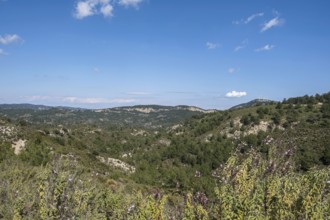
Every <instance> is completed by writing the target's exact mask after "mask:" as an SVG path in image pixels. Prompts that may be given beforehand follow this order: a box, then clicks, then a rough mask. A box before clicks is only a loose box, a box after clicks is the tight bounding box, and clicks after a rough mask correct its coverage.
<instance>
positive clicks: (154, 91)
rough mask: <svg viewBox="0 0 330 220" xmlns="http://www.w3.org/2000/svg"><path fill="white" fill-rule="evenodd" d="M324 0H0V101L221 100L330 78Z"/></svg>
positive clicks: (221, 105)
mask: <svg viewBox="0 0 330 220" xmlns="http://www.w3.org/2000/svg"><path fill="white" fill-rule="evenodd" d="M329 8H330V1H328V0H315V1H307V0H306V1H302V0H290V1H287V0H268V1H264V0H250V1H246V0H226V1H225V0H223V1H220V0H203V1H198V0H28V1H26V0H24V1H22V0H0V80H1V87H0V103H33V104H45V105H54V106H57V105H64V106H75V107H86V108H106V107H113V106H124V105H137V104H161V105H181V104H183V105H194V106H199V107H202V108H207V109H209V108H217V109H226V108H228V107H230V106H233V105H235V104H239V103H242V102H247V101H249V100H252V99H255V98H268V99H273V100H282V99H283V98H288V97H294V96H301V95H305V94H309V95H313V94H315V93H319V94H322V93H325V92H328V91H329V90H330V72H329V69H330V41H329V40H330V28H329V27H330V13H329Z"/></svg>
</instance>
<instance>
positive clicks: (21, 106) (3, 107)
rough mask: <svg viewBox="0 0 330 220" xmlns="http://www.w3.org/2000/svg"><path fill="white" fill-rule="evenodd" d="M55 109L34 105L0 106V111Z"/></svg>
mask: <svg viewBox="0 0 330 220" xmlns="http://www.w3.org/2000/svg"><path fill="white" fill-rule="evenodd" d="M51 108H53V107H50V106H45V105H33V104H27V103H23V104H0V109H30V110H48V109H51Z"/></svg>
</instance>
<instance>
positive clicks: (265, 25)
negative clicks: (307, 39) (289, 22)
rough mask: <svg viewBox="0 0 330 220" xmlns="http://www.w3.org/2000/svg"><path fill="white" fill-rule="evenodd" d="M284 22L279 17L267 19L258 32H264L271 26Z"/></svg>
mask: <svg viewBox="0 0 330 220" xmlns="http://www.w3.org/2000/svg"><path fill="white" fill-rule="evenodd" d="M283 23H284V19H281V18H280V17H275V18H273V19H271V20H269V21H267V22H266V23H265V24H264V25H263V26H262V28H261V30H260V32H265V31H267V30H269V29H271V28H273V27H276V26H281V25H282V24H283Z"/></svg>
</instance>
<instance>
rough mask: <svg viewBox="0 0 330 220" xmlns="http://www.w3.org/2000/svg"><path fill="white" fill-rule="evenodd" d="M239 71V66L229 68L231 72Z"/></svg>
mask: <svg viewBox="0 0 330 220" xmlns="http://www.w3.org/2000/svg"><path fill="white" fill-rule="evenodd" d="M238 71H239V68H234V67H230V68H228V70H227V72H228V73H230V74H232V73H235V72H238Z"/></svg>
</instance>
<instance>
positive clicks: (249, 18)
mask: <svg viewBox="0 0 330 220" xmlns="http://www.w3.org/2000/svg"><path fill="white" fill-rule="evenodd" d="M262 16H264V13H263V12H261V13H256V14H253V15H250V16H249V17H247V18H246V19H241V20H239V21H233V24H248V23H250V22H251V21H253V20H254V19H255V18H258V17H262Z"/></svg>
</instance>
